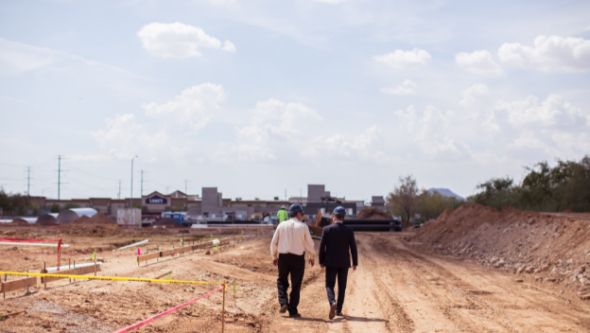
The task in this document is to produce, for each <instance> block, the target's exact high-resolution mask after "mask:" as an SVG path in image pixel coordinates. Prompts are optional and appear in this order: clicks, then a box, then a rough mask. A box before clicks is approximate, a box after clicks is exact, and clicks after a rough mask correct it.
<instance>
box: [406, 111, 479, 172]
mask: <svg viewBox="0 0 590 333" xmlns="http://www.w3.org/2000/svg"><path fill="white" fill-rule="evenodd" d="M395 115H396V116H397V117H398V119H399V129H400V130H401V131H402V132H403V133H405V135H406V136H407V137H409V138H412V141H413V142H414V143H416V145H417V147H418V149H419V150H420V151H421V152H422V153H424V154H426V155H428V156H430V157H431V158H433V159H435V160H438V161H443V162H444V161H458V160H469V159H471V151H470V148H469V145H467V144H466V143H464V142H462V141H461V140H460V139H458V138H457V137H456V136H457V135H458V134H459V133H460V132H459V131H458V130H459V129H461V126H460V125H458V121H459V119H458V118H457V117H456V115H455V114H454V113H453V112H452V111H447V112H446V113H444V114H443V113H442V112H440V111H439V110H438V109H436V108H435V107H433V106H431V105H429V106H427V107H426V109H425V110H424V113H423V115H422V116H419V115H418V113H417V112H416V109H415V108H414V106H412V105H410V106H409V107H408V108H407V109H406V110H398V111H396V112H395Z"/></svg>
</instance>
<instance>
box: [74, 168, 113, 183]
mask: <svg viewBox="0 0 590 333" xmlns="http://www.w3.org/2000/svg"><path fill="white" fill-rule="evenodd" d="M70 168H72V169H74V170H77V171H80V172H82V173H85V174H87V175H88V176H91V177H96V178H100V179H104V180H117V179H116V178H108V177H103V176H97V175H95V174H92V173H90V172H87V171H84V170H82V169H78V168H74V167H72V166H70Z"/></svg>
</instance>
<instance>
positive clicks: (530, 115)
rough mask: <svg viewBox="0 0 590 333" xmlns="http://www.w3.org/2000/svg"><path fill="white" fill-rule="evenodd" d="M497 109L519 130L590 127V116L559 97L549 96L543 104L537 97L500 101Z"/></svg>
mask: <svg viewBox="0 0 590 333" xmlns="http://www.w3.org/2000/svg"><path fill="white" fill-rule="evenodd" d="M496 109H497V110H500V111H505V112H506V113H507V116H508V123H509V124H510V125H512V126H514V127H518V128H531V129H542V128H552V129H559V130H567V129H571V128H575V127H578V128H580V127H587V126H588V125H590V114H586V115H585V114H584V113H582V111H581V110H580V109H579V108H577V107H575V106H573V105H572V104H571V103H568V102H564V101H563V99H562V98H561V97H560V96H557V95H549V97H547V99H545V100H544V101H542V102H540V101H539V98H537V97H536V96H529V97H527V98H526V99H524V100H520V101H514V102H504V101H499V102H498V103H497V105H496Z"/></svg>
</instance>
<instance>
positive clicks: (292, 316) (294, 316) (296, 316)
mask: <svg viewBox="0 0 590 333" xmlns="http://www.w3.org/2000/svg"><path fill="white" fill-rule="evenodd" d="M289 318H301V314H300V313H296V314H293V315H291V314H290V315H289Z"/></svg>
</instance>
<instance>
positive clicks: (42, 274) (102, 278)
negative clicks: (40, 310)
mask: <svg viewBox="0 0 590 333" xmlns="http://www.w3.org/2000/svg"><path fill="white" fill-rule="evenodd" d="M0 275H16V276H29V277H30V276H38V277H55V278H70V279H81V280H109V281H135V282H157V283H180V284H217V285H219V284H222V285H224V286H225V288H226V289H227V286H226V284H225V282H204V281H177V280H156V279H141V278H126V277H112V276H86V275H65V274H46V273H21V272H1V271H0Z"/></svg>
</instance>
